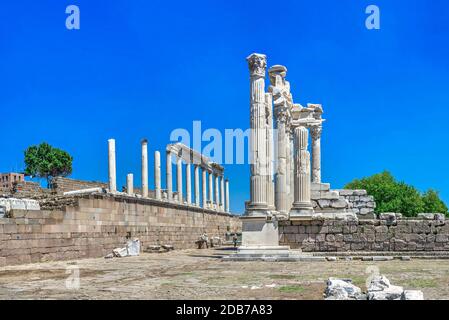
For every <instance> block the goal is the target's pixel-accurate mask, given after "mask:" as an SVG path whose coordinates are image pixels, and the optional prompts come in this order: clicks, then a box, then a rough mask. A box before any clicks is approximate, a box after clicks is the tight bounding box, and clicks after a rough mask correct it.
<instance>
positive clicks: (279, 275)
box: [269, 274, 298, 280]
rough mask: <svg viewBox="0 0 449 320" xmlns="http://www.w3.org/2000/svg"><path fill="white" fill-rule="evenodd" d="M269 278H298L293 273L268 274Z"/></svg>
mask: <svg viewBox="0 0 449 320" xmlns="http://www.w3.org/2000/svg"><path fill="white" fill-rule="evenodd" d="M269 277H270V279H274V280H277V279H281V280H282V279H286V280H292V279H296V278H298V276H295V275H293V274H270V275H269Z"/></svg>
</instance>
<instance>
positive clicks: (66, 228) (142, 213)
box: [0, 194, 241, 266]
mask: <svg viewBox="0 0 449 320" xmlns="http://www.w3.org/2000/svg"><path fill="white" fill-rule="evenodd" d="M63 201H64V202H65V203H72V205H67V206H64V207H63V208H61V209H55V210H40V211H25V210H13V211H11V218H1V219H0V266H2V265H13V264H22V263H32V262H41V261H49V260H66V259H77V258H92V257H103V256H105V255H106V254H108V253H110V252H111V250H112V249H114V248H117V247H123V246H124V244H125V243H126V239H127V237H131V238H139V239H140V240H141V242H142V246H143V247H144V248H145V247H147V246H148V245H156V244H160V245H162V244H170V245H173V246H174V247H175V249H186V248H194V247H195V241H196V240H198V237H199V236H201V234H203V233H204V232H206V233H207V234H208V235H209V237H213V236H220V237H221V238H222V239H224V238H225V234H226V232H227V231H228V229H229V230H230V231H238V232H240V231H241V222H240V219H239V217H238V216H235V215H230V214H227V213H223V212H215V211H210V210H204V209H202V208H198V207H193V206H189V207H188V206H185V205H177V204H174V203H167V202H163V201H157V200H153V199H138V198H131V197H126V196H114V197H112V196H109V195H101V194H98V195H88V196H82V197H80V196H79V197H70V198H67V197H65V198H64V199H63Z"/></svg>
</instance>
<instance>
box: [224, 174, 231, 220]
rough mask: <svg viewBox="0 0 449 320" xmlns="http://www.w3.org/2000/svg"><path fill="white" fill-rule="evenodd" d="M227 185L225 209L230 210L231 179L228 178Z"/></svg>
mask: <svg viewBox="0 0 449 320" xmlns="http://www.w3.org/2000/svg"><path fill="white" fill-rule="evenodd" d="M225 186H226V201H225V211H226V212H230V210H231V209H230V208H229V180H228V179H226V181H225Z"/></svg>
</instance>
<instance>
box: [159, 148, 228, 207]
mask: <svg viewBox="0 0 449 320" xmlns="http://www.w3.org/2000/svg"><path fill="white" fill-rule="evenodd" d="M175 156H176V162H175V163H176V186H177V197H176V198H177V199H176V198H175V197H174V194H173V174H172V157H173V154H172V152H167V159H166V163H167V168H166V187H167V200H168V201H175V200H176V201H177V202H180V203H184V202H185V203H187V204H194V205H196V206H200V203H201V204H202V207H203V208H206V209H215V210H221V211H226V212H229V211H230V208H229V180H227V179H225V178H224V177H223V176H222V175H219V174H216V173H213V171H211V170H207V169H205V168H203V167H201V166H200V165H197V164H193V173H194V177H193V188H194V191H193V194H192V178H191V171H192V164H191V163H186V164H185V170H186V172H185V178H186V182H185V183H186V188H185V190H186V195H185V197H184V193H183V190H184V188H183V183H184V182H183V177H184V174H183V168H184V163H183V159H182V158H181V157H179V156H177V155H175ZM200 169H201V171H202V174H201V178H202V179H201V180H202V182H201V192H200ZM159 175H160V172H159ZM157 188H159V189H160V185H159V186H157V187H156V192H157ZM192 195H193V199H192ZM184 198H185V199H184Z"/></svg>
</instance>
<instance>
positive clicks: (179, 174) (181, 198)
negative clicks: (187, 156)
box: [176, 156, 184, 203]
mask: <svg viewBox="0 0 449 320" xmlns="http://www.w3.org/2000/svg"><path fill="white" fill-rule="evenodd" d="M176 186H177V188H178V202H179V203H184V196H183V194H182V158H181V157H179V156H178V157H177V159H176Z"/></svg>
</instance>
